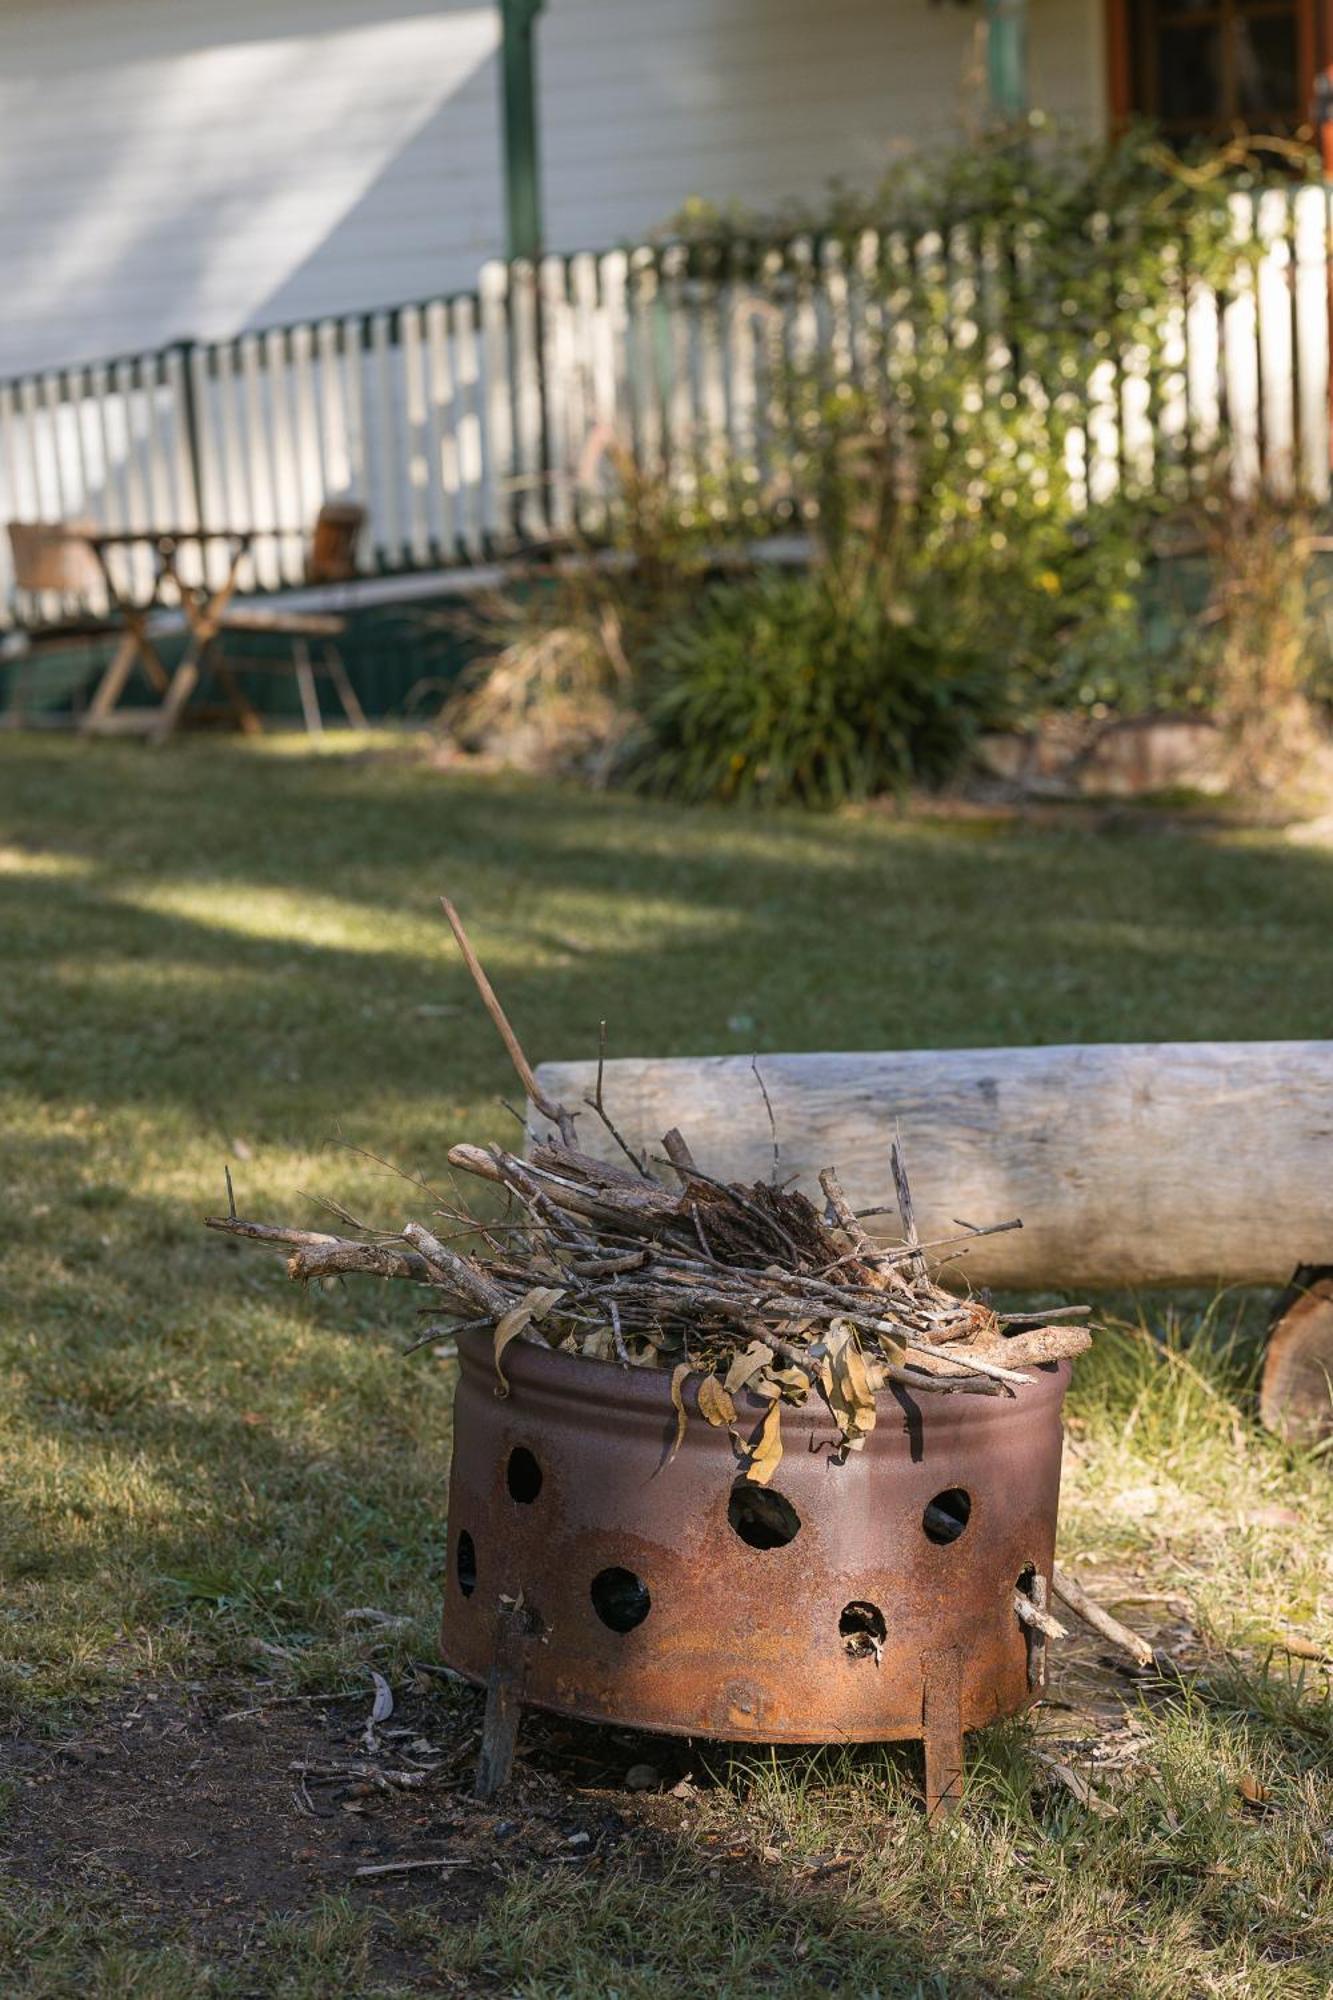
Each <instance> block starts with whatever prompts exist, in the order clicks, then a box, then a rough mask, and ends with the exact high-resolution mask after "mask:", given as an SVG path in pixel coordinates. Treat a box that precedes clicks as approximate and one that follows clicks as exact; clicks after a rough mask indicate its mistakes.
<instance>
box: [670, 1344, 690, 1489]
mask: <svg viewBox="0 0 1333 2000" xmlns="http://www.w3.org/2000/svg"><path fill="white" fill-rule="evenodd" d="M693 1373H694V1369H693V1365H692V1363H690V1362H688V1361H680V1362H678V1363H677V1364H676V1366H675V1367H674V1368H673V1369H672V1371H671V1401H672V1404H673V1406H674V1408H675V1412H676V1441H675V1443H674V1444H673V1445H672V1447H671V1457H670V1458H668V1460H667V1464H668V1465H670V1463H671V1459H672V1458H674V1457H675V1456H676V1453H677V1452H678V1451H679V1450H680V1448H681V1445H682V1444H683V1443H684V1441H685V1381H686V1377H687V1376H689V1375H692V1374H693Z"/></svg>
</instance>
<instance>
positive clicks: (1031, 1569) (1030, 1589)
mask: <svg viewBox="0 0 1333 2000" xmlns="http://www.w3.org/2000/svg"><path fill="white" fill-rule="evenodd" d="M1014 1589H1015V1590H1017V1591H1019V1592H1021V1594H1022V1595H1023V1596H1024V1597H1030V1598H1031V1600H1032V1602H1033V1603H1034V1604H1035V1603H1036V1601H1037V1565H1036V1564H1035V1563H1028V1564H1027V1565H1026V1566H1025V1567H1024V1568H1023V1569H1021V1570H1020V1571H1019V1572H1018V1577H1017V1580H1016V1582H1015V1584H1014Z"/></svg>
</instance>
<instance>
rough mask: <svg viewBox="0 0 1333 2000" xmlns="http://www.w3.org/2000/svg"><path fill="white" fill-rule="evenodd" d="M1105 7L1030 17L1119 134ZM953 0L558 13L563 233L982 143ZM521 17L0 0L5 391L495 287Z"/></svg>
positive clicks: (704, 2) (575, 235)
mask: <svg viewBox="0 0 1333 2000" xmlns="http://www.w3.org/2000/svg"><path fill="white" fill-rule="evenodd" d="M1100 6H1101V0H1031V10H1032V49H1033V65H1032V66H1033V75H1034V90H1035V96H1036V98H1037V100H1038V101H1039V102H1042V103H1044V104H1045V105H1047V106H1048V108H1050V109H1052V110H1053V111H1054V112H1056V113H1057V114H1059V115H1061V116H1067V117H1073V118H1076V119H1078V120H1079V121H1080V122H1082V123H1085V124H1087V123H1095V122H1097V121H1098V119H1099V117H1100V97H1101V94H1102V93H1101V36H1100V28H1099V20H1100ZM977 17H978V10H977V8H976V7H975V6H974V7H970V8H969V7H960V6H957V5H954V4H950V0H821V4H818V5H816V4H813V0H548V5H547V8H546V11H545V13H544V14H543V15H542V17H541V19H540V21H539V26H538V38H539V82H540V93H541V107H540V109H541V125H542V146H543V165H544V182H545V188H544V203H545V214H546V234H547V241H548V243H549V244H550V246H551V247H552V248H553V249H560V250H572V249H578V248H601V247H605V246H608V245H610V244H614V243H617V242H620V241H623V240H624V239H625V238H627V237H629V238H633V237H637V236H640V235H642V234H643V233H644V232H646V231H647V230H649V229H651V228H652V227H653V226H654V225H655V224H657V223H659V222H661V221H662V220H663V219H664V218H665V217H666V216H668V215H669V214H671V213H672V212H673V211H674V210H675V209H677V208H678V207H679V206H680V204H681V203H682V202H683V201H684V200H685V199H686V197H687V196H689V195H692V194H701V195H705V196H708V197H711V198H712V199H714V200H716V201H719V202H725V201H727V200H728V199H736V200H739V201H741V202H744V203H746V204H749V205H757V206H774V205H777V204H779V203H780V202H781V201H782V200H783V199H784V198H787V197H792V196H795V197H806V198H813V197H816V196H818V194H819V193H820V192H821V190H822V189H823V188H824V187H825V185H826V184H827V183H828V182H829V181H830V180H832V179H833V178H835V177H843V178H848V179H852V180H866V179H868V178H869V177H871V176H873V175H874V174H875V173H876V172H877V171H878V170H879V169H880V168H881V167H882V166H883V165H884V164H885V163H886V161H887V160H889V159H890V158H891V157H892V156H893V154H894V153H895V152H900V151H901V150H903V149H904V148H905V147H907V146H909V145H911V144H913V143H915V142H920V141H931V140H941V139H945V138H948V137H951V136H956V135H957V134H959V133H960V131H965V130H967V129H969V128H975V124H976V121H977V119H978V117H979V115H980V112H981V108H982V107H981V96H980V87H981V86H980V77H979V73H978V60H977V58H978V53H979V50H978V44H977V40H976V34H977V30H976V22H977ZM498 42H499V10H498V7H497V6H496V5H494V4H493V0H475V4H463V0H226V4H225V5H220V4H218V0H0V376H3V375H8V374H12V373H15V372H18V371H20V370H23V369H29V368H37V367H52V366H60V365H64V364H67V363H72V362H78V361H83V360H92V359H98V358H101V357H104V356H109V355H115V354H121V353H126V352H134V351H138V350H142V349H146V348H154V347H158V346H161V345H163V344H165V343H166V342H168V341H171V340H174V339H177V338H179V337H182V336H185V335H194V336H197V337H200V338H210V337H217V336H221V335H225V334H230V333H234V332H237V331H239V330H242V329H244V328H248V327H259V326H265V325H271V324H274V323H281V322H284V321H288V320H293V319H305V318H314V317H318V316H319V315H322V314H335V313H345V312H349V311H355V310H361V309H368V308H372V307H375V306H381V305H386V304H392V303H395V302H397V301H400V300H405V299H412V298H422V297H429V296H432V295H435V294H438V293H441V292H445V291H450V290H456V289H462V288H467V287H471V286H472V285H474V284H475V282H476V277H477V272H478V268H479V266H480V265H481V263H482V262H483V261H484V260H485V259H486V258H488V257H493V256H497V255H502V254H503V251H504V247H505V245H504V192H503V180H502V166H501V161H502V138H501V131H500V116H499V77H498V61H497V48H498Z"/></svg>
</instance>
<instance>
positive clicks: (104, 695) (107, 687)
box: [79, 632, 139, 736]
mask: <svg viewBox="0 0 1333 2000" xmlns="http://www.w3.org/2000/svg"><path fill="white" fill-rule="evenodd" d="M138 656H139V641H138V639H137V638H136V636H135V634H134V633H133V632H126V634H125V636H124V637H123V638H122V640H121V642H120V644H119V645H118V646H117V647H116V650H115V652H114V653H113V654H112V655H111V658H110V660H109V662H108V664H107V668H106V671H105V673H104V674H103V675H102V678H101V680H100V681H99V682H98V683H97V691H96V693H95V694H94V695H93V698H92V700H91V701H90V702H89V704H88V707H87V710H86V712H85V714H84V716H83V718H82V720H81V721H80V723H79V729H80V731H81V733H82V734H83V735H84V736H96V735H97V733H98V731H99V730H100V729H102V728H103V727H104V726H105V724H106V719H107V717H108V716H109V715H110V714H111V713H112V711H113V710H114V708H115V706H116V704H117V702H118V701H119V700H120V697H121V695H122V694H123V693H124V692H125V683H126V681H127V680H128V679H129V677H130V674H131V672H132V671H133V668H134V662H135V660H136V659H137V658H138Z"/></svg>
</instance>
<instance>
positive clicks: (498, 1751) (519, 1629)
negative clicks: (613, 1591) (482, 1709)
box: [472, 1591, 541, 1799]
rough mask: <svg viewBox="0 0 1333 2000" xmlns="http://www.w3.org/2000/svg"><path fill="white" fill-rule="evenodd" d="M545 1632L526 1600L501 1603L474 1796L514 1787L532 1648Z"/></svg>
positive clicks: (488, 1796) (486, 1796)
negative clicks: (510, 1782) (534, 1640)
mask: <svg viewBox="0 0 1333 2000" xmlns="http://www.w3.org/2000/svg"><path fill="white" fill-rule="evenodd" d="M540 1630H541V1620H540V1619H539V1618H537V1617H536V1616H535V1614H534V1613H533V1612H532V1610H531V1609H530V1608H529V1607H528V1606H526V1605H525V1604H524V1602H523V1593H522V1592H521V1591H520V1592H519V1594H518V1598H517V1599H516V1600H514V1601H511V1600H510V1599H508V1598H504V1597H502V1598H501V1599H500V1610H499V1614H498V1616H497V1618H496V1621H495V1653H494V1656H493V1658H492V1660H491V1672H490V1678H489V1680H488V1681H487V1683H486V1714H485V1717H484V1718H483V1721H482V1725H481V1750H480V1752H479V1754H478V1757H477V1775H476V1781H475V1783H474V1785H473V1788H472V1789H473V1795H474V1797H476V1798H479V1799H493V1798H494V1797H495V1795H496V1793H497V1792H499V1791H502V1790H503V1789H504V1787H505V1786H506V1785H507V1784H508V1783H509V1779H510V1775H511V1773H512V1771H513V1768H514V1746H515V1744H516V1743H517V1741H518V1726H519V1723H520V1722H521V1721H522V1720H523V1684H524V1682H525V1680H526V1679H527V1672H528V1647H529V1645H530V1644H531V1642H532V1640H533V1639H534V1638H535V1637H536V1636H537V1634H538V1632H539V1631H540Z"/></svg>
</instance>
